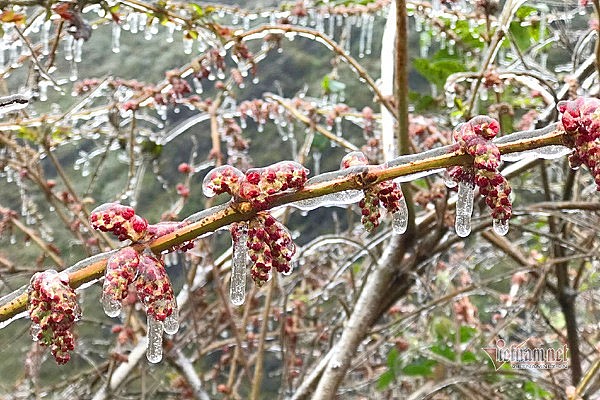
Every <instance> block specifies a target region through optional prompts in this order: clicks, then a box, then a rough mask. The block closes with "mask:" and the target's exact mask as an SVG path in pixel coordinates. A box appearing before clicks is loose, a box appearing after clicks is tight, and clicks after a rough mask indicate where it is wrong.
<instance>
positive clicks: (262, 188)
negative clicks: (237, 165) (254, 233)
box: [238, 161, 309, 210]
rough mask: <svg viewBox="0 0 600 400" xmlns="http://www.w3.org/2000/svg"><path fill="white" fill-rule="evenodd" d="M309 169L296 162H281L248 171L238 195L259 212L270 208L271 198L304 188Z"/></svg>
mask: <svg viewBox="0 0 600 400" xmlns="http://www.w3.org/2000/svg"><path fill="white" fill-rule="evenodd" d="M308 172H309V171H308V169H306V168H304V167H303V166H302V165H301V164H299V163H297V162H294V161H280V162H278V163H275V164H273V165H269V166H267V167H264V168H252V169H249V170H248V171H246V177H245V179H244V181H243V182H242V183H241V184H240V190H239V193H238V195H239V196H240V197H241V198H242V199H244V200H248V201H249V202H251V203H252V206H253V207H254V208H256V209H258V210H263V209H265V208H267V207H268V206H269V202H270V200H271V198H272V197H273V196H275V195H277V194H279V193H282V192H285V191H288V190H298V189H302V188H303V187H304V184H305V183H306V181H307V179H308Z"/></svg>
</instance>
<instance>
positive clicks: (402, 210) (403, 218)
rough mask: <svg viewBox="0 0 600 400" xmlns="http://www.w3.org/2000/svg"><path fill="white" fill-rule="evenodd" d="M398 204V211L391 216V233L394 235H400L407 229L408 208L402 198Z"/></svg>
mask: <svg viewBox="0 0 600 400" xmlns="http://www.w3.org/2000/svg"><path fill="white" fill-rule="evenodd" d="M398 203H399V207H398V210H397V211H395V212H394V213H393V214H392V232H394V234H396V235H402V234H403V233H404V232H406V229H407V228H408V207H407V205H406V199H405V198H404V197H402V198H401V199H400V200H399V202H398Z"/></svg>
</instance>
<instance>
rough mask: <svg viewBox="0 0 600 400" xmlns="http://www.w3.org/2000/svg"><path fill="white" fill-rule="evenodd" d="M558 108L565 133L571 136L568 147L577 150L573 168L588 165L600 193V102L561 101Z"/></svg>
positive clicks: (592, 100)
mask: <svg viewBox="0 0 600 400" xmlns="http://www.w3.org/2000/svg"><path fill="white" fill-rule="evenodd" d="M557 108H558V111H560V112H561V113H562V116H561V121H562V124H563V127H564V129H565V131H566V132H567V133H569V134H570V135H571V136H570V137H568V139H567V140H568V143H567V145H569V146H570V147H573V148H574V149H575V151H574V152H573V154H571V156H570V157H569V162H570V163H571V167H573V168H577V167H579V166H580V165H581V164H584V165H586V166H587V167H588V168H589V169H590V172H591V173H592V175H593V176H594V181H595V182H596V185H597V190H599V191H600V100H598V99H596V98H587V97H579V98H577V99H576V100H573V101H561V102H559V103H558V106H557Z"/></svg>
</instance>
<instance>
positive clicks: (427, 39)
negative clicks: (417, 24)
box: [419, 31, 431, 58]
mask: <svg viewBox="0 0 600 400" xmlns="http://www.w3.org/2000/svg"><path fill="white" fill-rule="evenodd" d="M430 46H431V36H429V32H427V31H423V32H421V34H420V35H419V47H420V55H421V58H427V56H428V53H429V47H430Z"/></svg>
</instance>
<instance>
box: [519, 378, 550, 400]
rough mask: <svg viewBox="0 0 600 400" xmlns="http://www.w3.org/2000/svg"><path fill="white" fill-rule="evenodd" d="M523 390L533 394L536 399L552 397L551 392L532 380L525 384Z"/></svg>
mask: <svg viewBox="0 0 600 400" xmlns="http://www.w3.org/2000/svg"><path fill="white" fill-rule="evenodd" d="M523 391H524V392H525V393H528V394H530V395H532V396H533V398H534V399H549V398H551V397H552V395H551V393H550V392H548V391H546V390H544V389H542V387H541V386H540V385H538V384H537V383H535V382H532V381H527V382H525V383H524V384H523Z"/></svg>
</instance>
